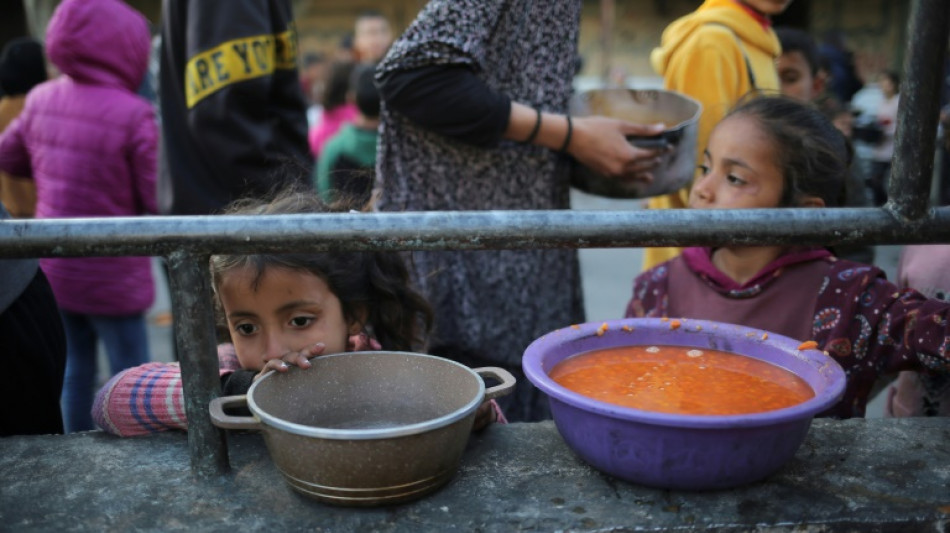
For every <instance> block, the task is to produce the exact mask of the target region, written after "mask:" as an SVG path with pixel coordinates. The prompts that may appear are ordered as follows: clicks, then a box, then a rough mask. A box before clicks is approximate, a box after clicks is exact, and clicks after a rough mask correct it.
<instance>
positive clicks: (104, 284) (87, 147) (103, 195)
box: [0, 0, 158, 316]
mask: <svg viewBox="0 0 950 533" xmlns="http://www.w3.org/2000/svg"><path fill="white" fill-rule="evenodd" d="M149 49H150V35H149V30H148V24H147V22H146V20H145V17H143V16H142V15H141V14H140V13H139V12H137V11H135V10H134V9H132V8H130V7H129V6H128V5H127V4H125V2H123V1H122V0H65V1H64V2H62V3H61V4H60V5H59V7H58V8H57V9H56V11H55V12H54V13H53V18H52V20H50V23H49V26H48V28H47V34H46V53H47V57H48V58H49V60H50V61H51V62H52V63H53V64H55V65H56V66H57V67H58V68H59V70H60V71H61V72H62V73H63V75H62V76H59V77H58V78H56V79H54V80H51V81H48V82H46V83H43V84H41V85H39V86H37V87H36V88H34V89H33V90H32V91H31V92H30V93H29V94H28V95H27V101H26V106H25V108H24V110H23V112H22V113H21V114H20V115H19V117H18V118H17V119H16V120H15V121H14V122H13V123H11V125H10V126H9V127H8V128H7V129H6V130H5V131H4V133H3V135H2V136H0V169H2V170H5V171H7V172H9V173H11V174H13V175H17V176H28V177H32V178H33V179H34V180H35V182H36V187H37V208H36V217H37V218H62V217H111V216H135V215H140V214H146V213H148V214H151V213H156V205H155V193H156V190H155V172H156V158H157V155H158V154H157V138H158V131H157V126H156V123H155V116H154V112H153V110H152V107H151V105H150V104H149V103H148V102H147V101H146V100H144V99H142V98H140V97H139V96H137V95H136V94H135V90H136V89H137V88H138V86H139V84H140V83H141V82H142V79H143V78H144V75H145V71H146V68H147V64H148V55H149ZM63 238H64V239H68V238H69V236H68V235H64V236H63ZM41 266H42V268H43V270H44V272H45V273H46V276H47V277H48V278H49V281H50V283H51V285H52V287H53V291H54V293H55V294H56V299H57V301H58V303H59V305H60V307H61V308H62V309H64V310H67V311H72V312H76V313H86V314H96V315H112V316H116V315H128V314H135V313H139V312H142V311H144V310H146V309H147V308H148V307H149V306H150V305H151V303H152V300H153V299H154V292H155V291H154V285H153V280H152V273H151V262H150V259H149V258H147V257H101V258H100V257H91V258H70V259H58V258H51V259H44V260H42V261H41Z"/></svg>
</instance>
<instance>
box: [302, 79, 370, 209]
mask: <svg viewBox="0 0 950 533" xmlns="http://www.w3.org/2000/svg"><path fill="white" fill-rule="evenodd" d="M374 73H375V70H374V68H373V67H372V66H370V65H360V66H358V67H356V69H355V70H353V78H352V81H351V83H350V88H351V89H350V91H349V99H350V100H353V101H355V102H356V107H357V109H359V115H358V116H357V117H356V121H355V122H353V123H352V124H344V125H343V128H341V129H340V131H339V132H337V133H336V135H334V136H333V137H332V138H331V139H330V140H329V141H328V142H327V144H326V146H324V147H323V155H322V156H321V157H320V159H319V161H317V167H316V171H315V178H316V180H315V181H316V185H317V190H318V191H319V192H320V195H321V196H323V198H324V199H325V200H330V199H332V196H333V195H335V194H337V193H338V192H339V193H342V194H344V195H346V196H349V197H353V198H355V199H357V200H358V202H359V204H360V205H365V204H366V203H367V202H368V201H369V199H370V192H371V191H372V187H373V169H374V168H375V167H376V140H377V138H378V136H379V135H378V129H379V91H378V90H377V89H376V83H375V82H374V80H373V76H374Z"/></svg>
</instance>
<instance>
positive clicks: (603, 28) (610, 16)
mask: <svg viewBox="0 0 950 533" xmlns="http://www.w3.org/2000/svg"><path fill="white" fill-rule="evenodd" d="M615 17H616V4H615V1H614V0H600V54H601V72H602V73H603V74H602V76H603V80H604V81H605V82H606V83H610V82H611V81H613V80H611V79H610V75H611V72H610V71H611V69H612V67H613V57H612V56H613V42H614V18H615Z"/></svg>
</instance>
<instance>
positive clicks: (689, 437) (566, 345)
mask: <svg viewBox="0 0 950 533" xmlns="http://www.w3.org/2000/svg"><path fill="white" fill-rule="evenodd" d="M602 324H603V323H588V324H581V325H579V326H577V327H576V328H575V327H570V328H564V329H559V330H556V331H552V332H550V333H548V334H547V335H545V336H543V337H541V338H539V339H537V340H535V341H534V342H533V343H532V344H531V345H530V346H528V348H527V350H526V351H525V354H524V357H523V358H522V365H523V366H524V371H525V375H526V377H527V378H528V380H530V381H531V383H533V384H534V385H535V386H537V387H538V388H539V389H541V390H542V391H543V392H545V393H546V394H547V395H548V398H549V400H550V402H551V413H552V415H553V417H554V422H555V424H556V425H557V429H558V432H559V433H560V434H561V437H563V439H564V441H565V442H566V443H567V445H568V446H569V447H570V448H571V449H572V450H574V452H575V453H577V455H578V456H580V458H581V459H583V460H584V461H586V462H587V463H589V464H590V465H591V466H593V467H594V468H596V469H598V470H601V471H603V472H606V473H608V474H611V475H613V476H616V477H618V478H621V479H625V480H627V481H632V482H634V483H638V484H641V485H647V486H651V487H658V488H664V489H682V490H709V489H723V488H729V487H735V486H738V485H743V484H746V483H751V482H753V481H758V480H760V479H763V478H765V477H766V476H768V475H770V474H772V473H773V472H775V471H776V470H778V469H779V468H781V467H782V465H784V464H785V463H786V462H787V461H788V460H789V459H791V458H792V457H793V456H794V455H795V452H796V451H797V450H798V448H799V446H801V444H802V442H803V441H804V439H805V435H806V434H807V433H808V428H809V427H810V426H811V421H812V418H813V417H814V415H815V414H817V413H820V412H822V411H824V410H826V409H828V408H829V407H831V406H832V405H834V404H835V403H837V401H838V400H839V399H840V398H841V395H842V394H843V393H844V387H845V374H844V371H843V370H842V369H841V366H839V365H838V363H837V362H836V361H835V360H834V359H832V358H831V357H829V356H827V355H825V354H824V353H823V352H821V351H819V350H814V349H806V350H799V349H798V347H799V346H800V344H801V343H800V342H799V341H796V340H793V339H790V338H788V337H783V336H781V335H776V334H773V333H768V334H767V335H763V334H764V333H766V332H763V331H762V330H757V329H753V328H747V327H743V326H736V325H732V324H725V323H719V322H712V321H707V320H687V319H682V320H680V325H679V327H676V328H674V327H672V326H671V322H670V321H664V320H662V319H659V318H633V319H625V320H615V321H610V322H606V324H607V327H606V330H605V329H604V327H603V325H602ZM632 345H648V346H653V345H674V346H687V347H693V348H701V349H702V348H711V349H717V350H724V351H729V352H733V353H737V354H741V355H746V356H748V357H754V358H756V359H760V360H762V361H766V362H769V363H772V364H775V365H778V366H780V367H782V368H784V369H786V370H789V371H791V372H793V373H795V374H796V375H798V376H799V377H800V378H802V379H803V380H805V382H806V383H808V385H809V386H811V388H812V390H813V391H814V392H815V396H814V397H813V398H811V399H809V400H806V401H805V402H803V403H800V404H797V405H793V406H791V407H786V408H784V409H776V410H774V411H766V412H760V413H752V414H744V415H709V416H701V415H682V414H670V413H661V412H654V411H644V410H640V409H633V408H629V407H621V406H619V405H614V404H610V403H605V402H601V401H597V400H594V399H592V398H588V397H586V396H583V395H581V394H578V393H576V392H573V391H571V390H568V389H567V388H565V387H562V386H561V385H559V384H558V383H556V382H555V381H554V380H552V379H551V378H550V377H549V376H548V373H549V372H550V371H551V369H552V368H553V367H554V366H555V365H557V364H558V363H559V362H561V361H562V360H564V359H566V358H568V357H571V356H573V355H576V354H580V353H584V352H589V351H591V350H597V349H601V348H612V347H616V346H632Z"/></svg>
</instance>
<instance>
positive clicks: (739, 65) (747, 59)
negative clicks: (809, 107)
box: [643, 0, 792, 269]
mask: <svg viewBox="0 0 950 533" xmlns="http://www.w3.org/2000/svg"><path fill="white" fill-rule="evenodd" d="M791 3H792V0H705V1H704V2H703V4H702V5H701V6H699V8H698V9H696V11H694V12H692V13H689V14H688V15H685V16H683V17H680V18H679V19H677V20H675V21H673V23H672V24H670V25H669V26H667V28H666V29H665V30H663V36H662V38H661V40H660V46H659V47H658V48H655V49H654V50H653V52H652V53H651V54H650V64H651V65H652V66H653V70H655V71H656V72H657V73H658V74H660V75H661V76H663V87H664V88H665V89H669V90H672V91H677V92H680V93H683V94H685V95H687V96H691V97H693V98H695V99H696V100H697V101H699V103H701V104H702V105H703V113H702V115H701V116H700V117H699V126H698V138H697V142H696V151H697V154H696V161H697V162H699V161H702V159H703V154H702V151H703V149H704V148H705V147H706V144H707V141H708V139H709V132H711V131H712V129H713V126H715V125H716V124H717V123H718V122H719V120H720V119H721V118H722V117H723V116H724V115H725V114H726V112H728V111H729V110H730V109H731V108H732V107H733V106H734V105H735V104H736V102H738V101H739V99H740V98H742V96H744V95H745V94H747V93H749V92H750V91H765V92H770V91H777V90H778V89H779V81H778V75H777V73H776V69H775V60H776V58H778V55H779V53H780V52H781V46H780V45H779V42H778V38H777V37H776V36H775V32H774V31H773V30H772V22H771V18H772V17H773V16H775V15H779V14H781V13H783V12H784V11H785V9H786V8H787V7H788V5H789V4H791ZM688 196H689V187H685V188H683V189H680V190H679V191H676V192H674V193H672V194H667V195H663V196H655V197H653V198H650V200H649V202H648V206H649V208H650V209H676V208H683V207H686V206H687V198H688ZM679 253H680V248H656V247H654V248H647V249H646V250H645V251H644V254H643V268H644V269H647V268H651V267H653V266H656V265H657V264H659V263H660V262H662V261H666V260H667V259H671V258H673V257H676V256H677V255H678V254H679Z"/></svg>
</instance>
